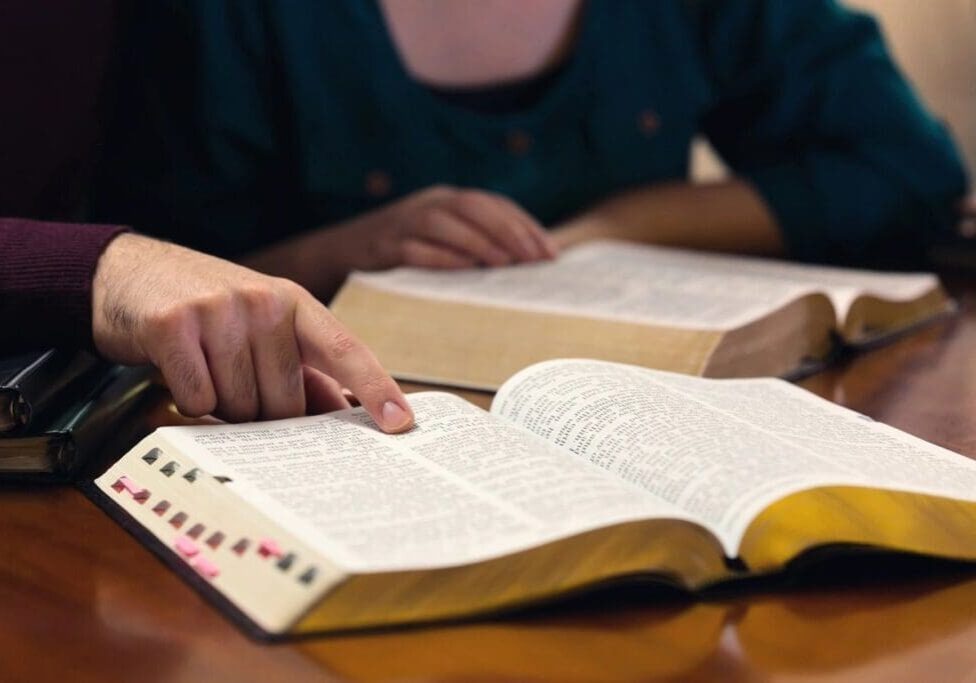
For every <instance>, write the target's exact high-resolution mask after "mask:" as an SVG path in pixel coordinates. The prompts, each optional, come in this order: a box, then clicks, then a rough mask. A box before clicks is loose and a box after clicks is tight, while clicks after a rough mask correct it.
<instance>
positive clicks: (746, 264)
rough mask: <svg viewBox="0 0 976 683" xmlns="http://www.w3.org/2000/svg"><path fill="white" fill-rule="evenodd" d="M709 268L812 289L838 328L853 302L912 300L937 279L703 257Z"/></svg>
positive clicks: (769, 261)
mask: <svg viewBox="0 0 976 683" xmlns="http://www.w3.org/2000/svg"><path fill="white" fill-rule="evenodd" d="M705 258H706V259H707V260H709V261H711V265H712V267H713V268H720V269H726V268H727V269H730V270H733V269H734V271H735V272H737V273H739V274H740V275H752V276H754V277H758V278H763V279H772V280H783V281H788V282H793V283H795V284H797V285H800V286H809V287H815V288H816V290H817V291H820V292H823V293H824V294H826V295H827V296H828V297H829V298H830V301H831V303H832V304H833V305H834V310H836V311H837V321H838V325H842V324H843V321H844V320H845V319H846V318H847V313H848V311H849V310H850V308H851V304H853V303H854V300H855V299H857V298H858V297H861V296H873V297H878V298H880V299H885V300H888V301H906V302H907V301H914V300H916V299H919V298H921V297H923V296H924V295H925V294H927V293H928V292H930V291H932V290H934V289H936V288H937V287H938V286H939V278H937V277H936V276H935V275H933V274H932V273H894V272H883V271H872V270H855V269H852V268H836V267H832V266H818V265H810V264H806V263H789V262H786V261H778V260H774V259H761V258H747V257H743V258H732V257H726V256H718V255H705Z"/></svg>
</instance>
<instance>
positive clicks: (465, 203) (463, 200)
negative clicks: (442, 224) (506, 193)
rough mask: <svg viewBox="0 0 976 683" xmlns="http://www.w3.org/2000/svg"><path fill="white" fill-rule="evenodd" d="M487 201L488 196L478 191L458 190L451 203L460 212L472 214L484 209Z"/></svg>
mask: <svg viewBox="0 0 976 683" xmlns="http://www.w3.org/2000/svg"><path fill="white" fill-rule="evenodd" d="M488 199H489V197H488V195H486V194H485V193H484V192H481V191H479V190H460V191H458V192H457V193H456V194H455V195H454V197H453V202H454V205H455V206H457V208H458V209H459V210H460V211H467V212H473V211H478V210H481V209H484V207H485V204H486V202H487V200H488Z"/></svg>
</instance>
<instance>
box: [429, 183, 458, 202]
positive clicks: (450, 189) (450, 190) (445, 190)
mask: <svg viewBox="0 0 976 683" xmlns="http://www.w3.org/2000/svg"><path fill="white" fill-rule="evenodd" d="M457 191H458V189H457V188H456V187H454V186H453V185H449V184H447V183H437V184H436V185H431V186H430V187H428V188H427V189H426V190H423V191H422V192H421V193H420V194H421V196H424V197H427V198H431V199H439V198H442V197H449V196H451V195H453V194H455V193H456V192H457Z"/></svg>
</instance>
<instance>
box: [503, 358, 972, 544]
mask: <svg viewBox="0 0 976 683" xmlns="http://www.w3.org/2000/svg"><path fill="white" fill-rule="evenodd" d="M492 412H493V413H495V414H497V415H499V416H500V417H503V418H505V419H507V420H509V421H511V422H513V423H515V424H518V425H520V426H522V427H525V428H526V429H528V430H530V431H532V432H533V433H535V434H537V435H539V436H541V437H543V438H544V439H546V440H548V441H550V442H552V443H554V444H556V445H558V446H560V447H562V448H565V449H567V450H569V451H571V452H572V453H575V454H576V455H578V456H580V457H581V458H583V459H585V460H587V461H588V462H592V463H594V464H596V465H598V466H600V467H602V468H604V469H605V470H607V471H608V472H611V473H613V474H614V475H616V476H618V477H620V478H621V479H623V480H625V481H628V482H630V483H632V484H636V485H638V486H640V487H642V488H643V489H644V490H646V491H647V492H648V493H650V494H652V495H654V496H655V497H657V498H659V499H660V500H662V501H665V502H667V503H670V504H672V505H675V506H677V507H680V508H682V509H683V510H684V511H685V512H687V513H688V514H690V515H694V516H696V517H699V518H701V519H703V520H705V522H706V523H707V525H708V526H709V528H711V529H712V531H713V532H715V533H716V535H717V536H719V538H720V539H721V540H722V543H723V545H724V546H725V548H726V552H727V553H728V554H729V555H730V556H732V555H735V554H736V553H737V549H738V546H739V543H740V541H741V539H742V536H743V534H744V533H745V530H746V528H747V527H748V525H749V523H750V522H751V521H752V519H753V518H754V517H755V516H756V515H757V514H758V513H759V512H760V511H761V510H762V509H763V508H765V507H766V506H768V505H769V504H771V503H772V502H774V501H776V500H778V499H779V498H782V497H785V496H786V495H789V494H790V493H794V492H796V491H801V490H804V489H809V488H815V487H818V486H831V485H852V486H871V487H876V488H891V489H897V490H904V491H914V492H918V493H928V494H934V495H942V496H950V497H953V498H959V499H962V500H968V501H976V462H974V461H972V460H969V459H968V458H965V457H963V456H960V455H958V454H955V453H952V452H950V451H947V450H945V449H942V448H939V447H937V446H934V445H932V444H929V443H926V442H924V441H922V440H920V439H916V438H914V437H912V436H909V435H908V434H904V433H902V432H900V431H898V430H896V429H893V428H891V427H888V426H886V425H882V424H880V423H877V422H874V421H872V420H870V419H869V418H867V417H865V416H863V415H860V414H858V413H855V412H853V411H850V410H847V409H845V408H842V407H840V406H837V405H834V404H832V403H830V402H829V401H825V400H823V399H820V398H818V397H817V396H814V395H813V394H811V393H809V392H807V391H804V390H803V389H800V388H799V387H795V386H793V385H791V384H789V383H787V382H783V381H782V380H777V379H745V380H712V379H703V378H698V377H690V376H686V375H677V374H673V373H667V372H661V371H655V370H646V369H643V368H636V367H632V366H626V365H620V364H615V363H606V362H602V361H589V360H573V361H550V362H546V363H540V364H538V365H534V366H532V367H530V368H527V369H525V370H523V371H522V372H520V373H519V374H518V375H516V376H515V377H513V378H512V379H510V380H509V381H508V382H507V383H506V384H505V385H504V386H503V387H502V388H501V389H500V390H499V392H498V394H497V395H496V397H495V401H494V402H493V404H492Z"/></svg>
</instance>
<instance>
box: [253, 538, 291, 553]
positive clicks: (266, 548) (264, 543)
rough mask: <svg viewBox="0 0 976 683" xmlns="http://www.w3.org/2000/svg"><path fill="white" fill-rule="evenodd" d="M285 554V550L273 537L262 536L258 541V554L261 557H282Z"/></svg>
mask: <svg viewBox="0 0 976 683" xmlns="http://www.w3.org/2000/svg"><path fill="white" fill-rule="evenodd" d="M284 554H285V551H283V550H282V549H281V546H279V545H278V542H277V541H275V540H274V539H272V538H262V539H261V540H260V541H259V542H258V555H260V556H261V557H281V556H282V555H284Z"/></svg>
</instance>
